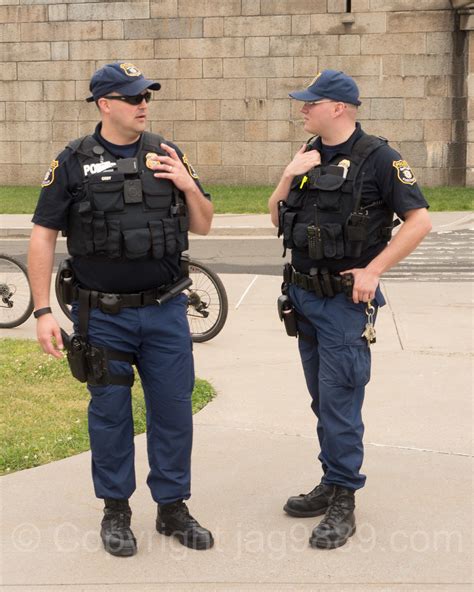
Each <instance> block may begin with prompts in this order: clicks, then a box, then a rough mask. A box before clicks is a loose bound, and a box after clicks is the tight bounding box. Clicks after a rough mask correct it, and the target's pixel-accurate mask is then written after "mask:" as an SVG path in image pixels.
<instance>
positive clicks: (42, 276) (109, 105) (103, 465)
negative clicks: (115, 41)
mask: <svg viewBox="0 0 474 592" xmlns="http://www.w3.org/2000/svg"><path fill="white" fill-rule="evenodd" d="M159 89H160V84H159V83H158V82H153V81H151V80H147V79H146V78H145V77H144V76H143V74H142V73H141V72H140V70H139V69H138V68H137V67H136V66H134V65H133V64H129V63H113V64H107V65H105V66H103V67H102V68H100V69H99V70H97V72H95V74H94V75H93V76H92V79H91V82H90V91H91V94H92V96H91V97H89V98H88V99H87V101H89V102H92V101H93V102H95V104H96V106H97V108H98V111H99V114H100V119H101V122H100V123H99V124H98V125H97V127H96V128H95V131H94V133H93V134H92V135H87V136H85V137H83V138H80V139H78V140H74V141H72V142H71V143H70V144H69V145H68V146H67V147H66V149H65V150H63V151H62V152H61V153H60V154H59V156H58V157H57V159H56V160H54V161H53V162H52V163H51V166H50V168H49V171H48V172H47V174H46V176H45V179H44V181H43V184H42V190H41V194H40V197H39V201H38V205H37V207H36V211H35V214H34V217H33V222H34V227H33V231H32V235H31V242H30V249H29V273H30V280H31V286H32V290H33V295H34V302H35V317H36V318H37V319H38V324H37V336H38V340H39V342H40V344H41V346H42V348H43V350H44V351H45V352H46V353H48V354H51V355H53V356H55V357H57V358H60V357H61V356H62V353H61V351H60V350H61V349H62V348H63V339H62V338H61V333H60V328H59V326H58V323H57V321H56V319H55V318H54V317H53V315H52V314H51V308H50V306H49V293H50V282H51V274H52V267H53V259H54V250H55V243H56V238H57V234H58V231H60V230H61V231H63V233H64V234H65V235H66V236H67V244H68V251H69V254H70V255H71V256H72V259H71V260H70V273H71V274H72V276H73V278H74V282H73V284H72V286H71V288H70V290H71V300H72V301H73V302H72V307H73V308H72V311H73V315H74V318H75V330H76V332H77V333H78V336H77V338H76V337H75V338H74V339H75V340H76V341H73V342H72V343H74V344H75V346H74V347H75V348H76V349H77V350H80V351H81V352H85V353H84V356H83V357H78V358H77V360H76V357H75V354H76V353H77V352H76V349H74V350H73V352H72V353H73V354H74V355H73V356H72V358H71V360H72V361H70V365H71V368H72V369H73V371H74V372H75V375H77V376H78V377H79V379H82V380H83V381H87V382H88V389H89V391H90V394H91V400H90V404H89V411H88V419H89V434H90V443H91V451H92V476H93V482H94V489H95V494H96V496H97V497H98V498H103V499H104V505H105V507H104V517H103V520H102V525H101V526H102V528H101V537H102V540H103V543H104V547H105V549H106V550H107V551H108V552H109V553H111V554H113V555H117V556H129V555H133V554H134V553H135V552H136V550H137V544H136V539H135V537H134V535H133V532H132V530H131V528H130V522H131V514H132V512H131V509H130V506H129V501H128V500H129V498H130V496H131V495H132V493H133V492H134V490H135V470H134V441H133V437H134V431H133V421H132V408H131V392H130V387H131V384H132V382H133V369H132V363H133V364H135V365H136V367H137V370H138V373H139V374H140V377H141V381H142V385H143V390H144V396H145V402H146V413H147V447H148V460H149V465H150V472H149V475H148V479H147V483H148V486H149V487H150V490H151V494H152V497H153V499H154V500H155V501H156V502H157V504H158V515H157V521H156V528H157V530H158V532H160V533H163V534H165V535H168V536H169V535H176V536H177V537H178V539H179V541H180V542H181V543H182V544H184V545H187V546H188V547H190V548H193V549H208V548H210V547H211V546H212V545H213V537H212V534H211V533H210V532H209V530H207V529H205V528H203V527H201V526H200V525H199V523H198V522H197V521H196V520H195V519H194V518H193V517H192V516H191V515H190V513H189V511H188V508H187V506H186V504H185V503H184V500H186V499H188V498H189V497H190V459H191V444H192V408H191V394H192V390H193V385H194V368H193V357H192V345H191V337H190V331H189V325H188V322H187V317H186V307H187V298H186V296H185V295H184V294H183V293H182V291H180V290H182V287H183V286H185V285H186V281H187V280H186V269H185V265H184V264H183V262H182V261H181V252H182V251H185V250H186V249H187V248H188V237H187V233H188V230H190V231H192V232H195V233H197V234H203V235H204V234H207V233H208V232H209V229H210V225H211V221H212V215H213V207H212V204H211V201H210V196H209V194H207V193H205V192H204V190H203V188H202V187H201V185H200V183H199V181H198V177H197V174H196V172H195V171H194V169H193V168H192V166H191V165H190V163H189V162H188V160H187V159H186V157H185V156H184V155H183V153H182V152H181V151H180V150H179V148H178V147H177V146H175V145H173V144H171V143H170V142H166V141H165V140H164V139H163V138H162V137H161V136H159V135H157V134H151V133H148V132H146V131H145V128H146V124H147V117H148V103H149V101H150V99H151V96H152V93H151V91H158V90H159ZM183 282H184V283H183ZM159 302H160V303H161V305H159ZM81 339H82V341H81ZM76 346H77V347H76ZM81 348H82V349H81ZM70 354H71V352H70V351H69V352H68V357H69V355H70Z"/></svg>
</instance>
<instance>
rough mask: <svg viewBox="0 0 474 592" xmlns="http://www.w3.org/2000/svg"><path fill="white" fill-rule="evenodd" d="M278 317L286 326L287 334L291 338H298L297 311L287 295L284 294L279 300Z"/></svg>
mask: <svg viewBox="0 0 474 592" xmlns="http://www.w3.org/2000/svg"><path fill="white" fill-rule="evenodd" d="M277 306H278V316H279V317H280V321H283V323H284V324H285V330H286V334H287V335H288V336H289V337H298V327H297V324H296V311H295V309H294V307H293V304H292V303H291V300H290V298H289V297H288V296H287V295H286V294H282V295H281V296H279V297H278V300H277Z"/></svg>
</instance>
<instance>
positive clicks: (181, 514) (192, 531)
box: [156, 500, 214, 549]
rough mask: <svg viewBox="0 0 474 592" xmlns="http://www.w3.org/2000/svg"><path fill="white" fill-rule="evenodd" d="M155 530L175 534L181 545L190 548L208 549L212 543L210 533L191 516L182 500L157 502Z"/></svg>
mask: <svg viewBox="0 0 474 592" xmlns="http://www.w3.org/2000/svg"><path fill="white" fill-rule="evenodd" d="M156 530H157V531H158V532H159V533H161V534H165V535H166V536H171V535H175V536H176V537H177V539H178V540H179V542H180V543H181V544H182V545H185V546H186V547H190V548H191V549H210V548H211V547H212V546H213V545H214V539H213V537H212V534H211V533H210V532H209V530H207V528H203V527H202V526H201V525H200V524H199V522H198V521H197V520H195V519H194V518H193V517H192V516H191V514H190V513H189V510H188V507H187V506H186V504H185V503H184V502H183V500H178V501H177V502H173V503H172V504H158V516H157V518H156Z"/></svg>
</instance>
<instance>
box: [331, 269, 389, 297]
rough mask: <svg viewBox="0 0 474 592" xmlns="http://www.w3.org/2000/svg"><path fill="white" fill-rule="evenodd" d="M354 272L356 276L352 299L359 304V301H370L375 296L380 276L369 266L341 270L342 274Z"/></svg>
mask: <svg viewBox="0 0 474 592" xmlns="http://www.w3.org/2000/svg"><path fill="white" fill-rule="evenodd" d="M346 273H352V275H353V276H354V287H353V288H352V300H353V301H354V302H355V303H356V304H358V303H359V302H368V301H369V300H373V298H375V290H376V289H377V286H378V285H379V281H380V276H379V274H378V273H376V272H374V271H371V270H369V269H367V268H364V269H359V268H355V269H348V270H346V271H341V275H345V274H346Z"/></svg>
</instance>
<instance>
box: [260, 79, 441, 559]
mask: <svg viewBox="0 0 474 592" xmlns="http://www.w3.org/2000/svg"><path fill="white" fill-rule="evenodd" d="M290 97H291V98H292V99H295V100H297V101H300V102H301V103H302V107H301V113H302V115H303V120H304V129H305V131H306V132H307V133H308V134H311V136H312V137H311V138H310V139H309V140H308V142H306V143H305V144H304V145H303V146H302V147H301V148H300V150H298V152H297V153H296V154H295V156H294V158H293V160H292V161H291V162H290V164H289V165H288V166H287V167H286V168H285V170H284V172H283V175H282V177H281V180H280V182H279V183H278V186H277V187H276V189H275V191H274V192H273V195H272V196H271V197H270V200H269V209H270V213H271V218H272V222H273V224H274V225H275V226H278V228H279V235H282V236H283V244H284V248H285V250H286V249H291V264H287V265H285V267H284V282H283V290H282V291H283V294H282V296H281V297H280V298H279V310H280V316H281V318H282V319H283V320H285V326H286V329H287V332H288V334H290V335H294V336H297V337H298V346H299V350H300V355H301V360H302V365H303V370H304V374H305V378H306V383H307V386H308V390H309V392H310V395H311V398H312V403H311V407H312V410H313V412H314V414H315V415H316V418H317V435H318V439H319V446H320V453H319V457H318V458H319V461H320V463H321V468H322V479H321V482H320V483H319V484H317V485H316V487H315V488H314V489H313V490H312V491H310V492H309V493H307V494H300V495H297V496H292V497H290V498H289V499H288V500H287V502H286V504H285V506H284V510H285V512H286V513H287V514H289V515H290V516H295V517H306V516H319V515H322V514H324V518H323V519H322V521H321V522H320V523H319V524H318V525H317V526H316V527H315V528H314V530H313V532H312V535H311V538H310V544H311V546H312V547H317V548H326V549H331V548H336V547H339V546H341V545H343V544H344V543H345V542H346V541H347V540H348V538H349V537H350V536H352V534H353V533H354V532H355V529H356V526H355V517H354V508H355V501H354V493H355V491H356V490H358V489H361V488H362V487H363V486H364V484H365V479H366V478H365V475H363V474H362V473H361V472H360V469H361V466H362V461H363V443H362V437H363V432H364V424H363V422H362V403H363V400H364V389H365V385H366V384H367V383H368V381H369V377H370V344H371V343H373V342H375V328H374V323H375V317H376V312H377V309H378V308H379V307H380V306H383V305H384V304H385V301H384V298H383V296H382V293H381V291H380V288H379V281H380V278H381V276H382V274H383V273H384V272H386V271H387V270H389V269H390V268H391V267H393V266H394V265H396V264H397V263H398V262H399V261H401V260H402V259H403V258H404V257H406V256H407V255H409V254H410V253H411V252H412V251H413V250H414V249H415V248H416V246H417V245H418V244H419V243H420V241H421V240H422V239H423V237H424V236H425V235H426V234H427V233H428V232H429V231H430V229H431V223H430V220H429V215H428V211H427V208H428V204H427V202H426V200H425V199H424V197H423V195H422V193H421V191H420V189H419V187H418V185H417V183H416V179H415V176H414V174H413V172H412V170H411V168H410V166H409V165H408V163H407V162H406V161H405V160H403V159H402V157H401V156H400V154H399V153H398V152H396V151H395V150H394V149H393V148H391V147H390V146H389V145H388V143H387V140H385V139H384V138H381V137H377V136H372V135H369V134H366V133H365V132H364V131H363V130H362V128H361V126H360V124H359V123H358V122H357V109H358V107H359V106H360V105H361V102H360V100H359V90H358V88H357V85H356V83H355V81H354V80H353V79H352V78H351V77H350V76H347V75H346V74H344V73H343V72H340V71H336V70H324V71H323V72H321V73H319V74H318V75H317V76H316V77H315V78H314V79H313V80H312V82H311V83H310V84H309V85H308V87H307V88H305V89H303V90H297V91H295V92H292V93H290ZM394 213H396V214H397V216H398V217H399V218H401V220H403V221H404V224H403V225H402V226H401V228H400V230H399V232H398V233H397V234H396V235H395V236H394V238H393V240H390V239H391V232H392V229H393V227H394V226H396V225H397V224H399V223H400V221H399V220H398V219H397V220H396V221H395V222H394Z"/></svg>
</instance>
